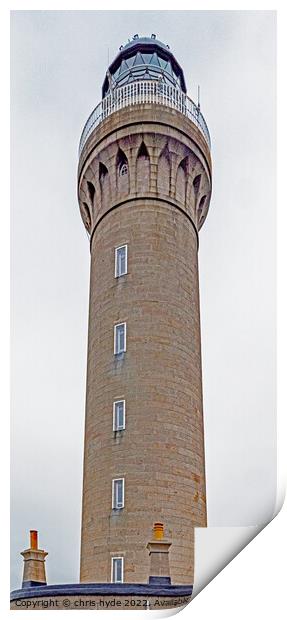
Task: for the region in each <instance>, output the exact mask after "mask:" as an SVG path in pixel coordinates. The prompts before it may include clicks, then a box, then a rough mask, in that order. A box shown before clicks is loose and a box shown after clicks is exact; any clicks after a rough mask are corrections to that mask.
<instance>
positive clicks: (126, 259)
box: [115, 243, 128, 278]
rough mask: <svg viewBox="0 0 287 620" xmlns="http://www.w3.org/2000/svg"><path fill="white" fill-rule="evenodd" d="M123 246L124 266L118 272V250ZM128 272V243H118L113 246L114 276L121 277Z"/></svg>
mask: <svg viewBox="0 0 287 620" xmlns="http://www.w3.org/2000/svg"><path fill="white" fill-rule="evenodd" d="M122 248H125V251H126V252H125V268H124V271H123V273H118V251H119V250H122ZM127 273H128V244H127V243H123V245H119V246H117V247H116V248H115V278H121V276H125V275H126V274H127Z"/></svg>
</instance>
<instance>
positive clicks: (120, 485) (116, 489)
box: [112, 478, 125, 510]
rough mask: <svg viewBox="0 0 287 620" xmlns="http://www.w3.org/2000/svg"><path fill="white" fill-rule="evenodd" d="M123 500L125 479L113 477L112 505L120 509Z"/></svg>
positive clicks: (122, 505)
mask: <svg viewBox="0 0 287 620" xmlns="http://www.w3.org/2000/svg"><path fill="white" fill-rule="evenodd" d="M124 502H125V481H124V478H115V479H114V480H113V488H112V507H113V508H115V509H116V510H120V509H121V508H123V507H124Z"/></svg>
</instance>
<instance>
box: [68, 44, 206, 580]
mask: <svg viewBox="0 0 287 620" xmlns="http://www.w3.org/2000/svg"><path fill="white" fill-rule="evenodd" d="M210 195H211V158H210V141H209V133H208V129H207V126H206V123H205V121H204V118H203V116H202V114H201V112H200V109H199V107H198V106H197V105H195V104H194V103H193V102H192V101H191V99H190V98H189V97H188V96H187V94H186V85H185V79H184V75H183V71H182V69H181V67H180V65H179V64H178V62H177V60H176V59H175V57H174V56H173V54H172V53H171V51H170V49H169V47H168V46H167V45H165V44H163V43H161V42H160V41H158V40H157V39H156V37H155V35H152V36H151V37H150V38H149V37H148V38H141V37H138V35H135V36H134V37H133V39H132V41H130V42H129V43H128V44H127V45H125V46H123V47H121V48H120V52H119V54H118V55H117V57H116V58H115V60H114V61H113V62H112V64H111V65H110V67H109V69H108V71H107V74H106V77H105V80H104V83H103V89H102V101H101V102H100V103H99V105H98V106H97V107H96V108H95V110H94V111H93V112H92V114H91V116H90V118H89V119H88V121H87V123H86V125H85V127H84V130H83V133H82V137H81V142H80V159H79V168H78V196H79V204H80V210H81V215H82V218H83V222H84V225H85V227H86V230H87V231H88V233H89V236H90V251H91V276H90V308H89V341H88V367H87V397H86V424H85V449H84V478H83V509H82V539H81V574H80V580H81V582H93V583H100V582H101V583H107V582H116V583H121V582H124V583H126V582H127V583H137V584H141V583H143V584H145V583H148V580H149V571H150V559H149V553H148V550H147V545H148V543H149V540H150V539H151V537H152V531H153V526H154V523H156V524H159V525H160V524H161V523H163V524H164V537H165V539H166V540H167V541H168V544H166V550H168V549H169V551H168V554H169V570H170V578H171V583H173V584H183V585H184V584H192V583H193V572H194V561H193V556H194V528H195V527H205V526H206V490H205V462H204V425H203V408H202V372H201V347H200V311H199V285H198V233H199V229H200V228H201V226H202V224H203V222H204V220H205V218H206V215H207V211H208V207H209V201H210Z"/></svg>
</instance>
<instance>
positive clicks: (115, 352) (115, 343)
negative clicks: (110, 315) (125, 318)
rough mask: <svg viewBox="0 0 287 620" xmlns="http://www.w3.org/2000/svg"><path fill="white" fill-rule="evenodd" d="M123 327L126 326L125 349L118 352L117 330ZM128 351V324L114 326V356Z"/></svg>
mask: <svg viewBox="0 0 287 620" xmlns="http://www.w3.org/2000/svg"><path fill="white" fill-rule="evenodd" d="M121 325H124V348H123V349H122V350H121V351H117V328H118V327H121ZM126 350H127V324H126V322H124V323H117V324H116V325H114V354H115V355H119V354H120V353H125V352H126Z"/></svg>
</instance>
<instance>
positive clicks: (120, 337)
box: [114, 323, 126, 355]
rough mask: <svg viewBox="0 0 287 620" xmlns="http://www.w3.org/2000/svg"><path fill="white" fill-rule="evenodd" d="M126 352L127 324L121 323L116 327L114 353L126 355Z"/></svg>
mask: <svg viewBox="0 0 287 620" xmlns="http://www.w3.org/2000/svg"><path fill="white" fill-rule="evenodd" d="M125 350H126V323H119V324H118V325H115V327H114V353H115V355H117V354H118V353H124V352H125Z"/></svg>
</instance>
